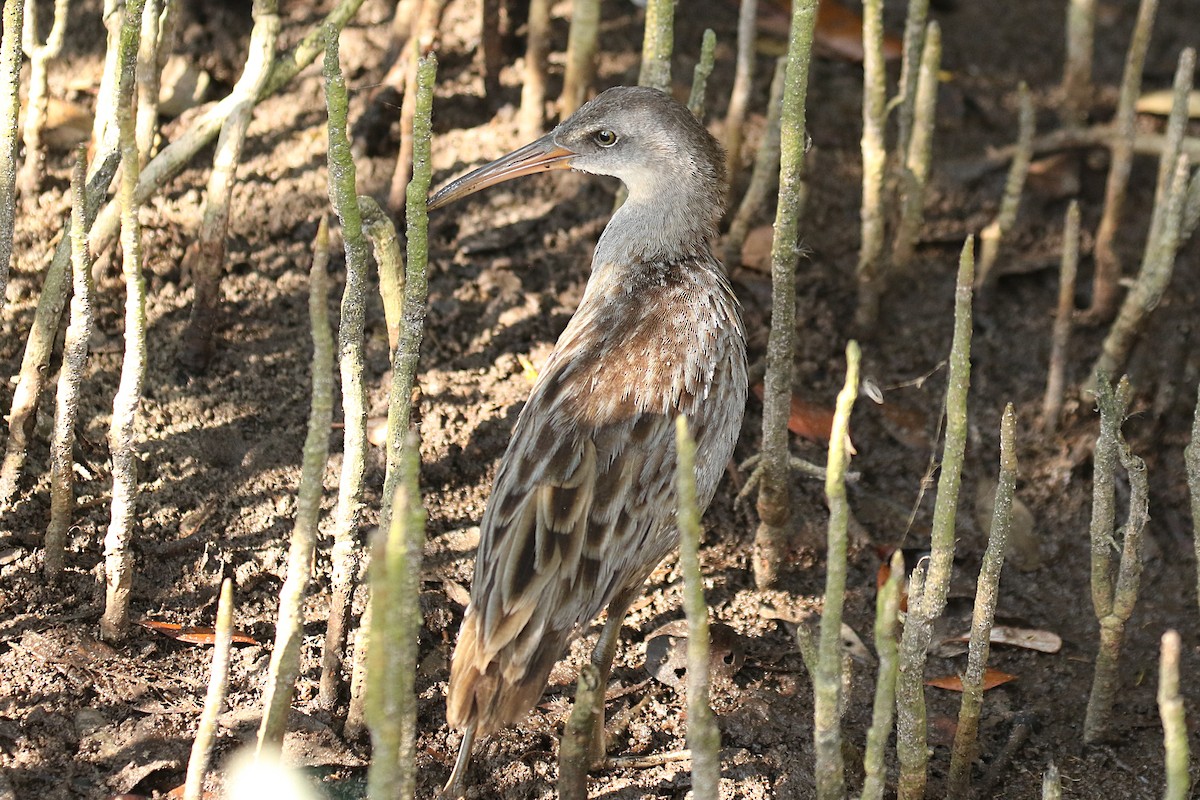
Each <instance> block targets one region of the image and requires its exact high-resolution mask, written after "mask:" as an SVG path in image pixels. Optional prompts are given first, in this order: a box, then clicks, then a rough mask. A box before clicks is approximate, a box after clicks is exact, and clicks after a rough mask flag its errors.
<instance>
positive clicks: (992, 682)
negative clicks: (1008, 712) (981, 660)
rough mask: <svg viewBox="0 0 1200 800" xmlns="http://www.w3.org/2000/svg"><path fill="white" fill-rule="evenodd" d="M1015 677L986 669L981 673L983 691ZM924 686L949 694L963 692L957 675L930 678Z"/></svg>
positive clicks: (960, 680)
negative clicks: (945, 691)
mask: <svg viewBox="0 0 1200 800" xmlns="http://www.w3.org/2000/svg"><path fill="white" fill-rule="evenodd" d="M1016 679H1017V676H1016V675H1009V674H1008V673H1007V672H1001V671H1000V670H998V669H993V668H992V667H988V668H987V669H985V670H984V671H983V690H984V691H985V692H986V691H987V690H988V689H995V688H996V687H997V686H1001V685H1003V684H1005V683H1008V682H1009V681H1015V680H1016ZM925 685H926V686H933V687H935V688H937V689H946V690H948V691H951V692H961V691H962V690H963V685H962V678H961V677H959V676H958V675H943V676H941V677H940V678H930V679H929V680H927V681H925Z"/></svg>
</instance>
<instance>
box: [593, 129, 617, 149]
mask: <svg viewBox="0 0 1200 800" xmlns="http://www.w3.org/2000/svg"><path fill="white" fill-rule="evenodd" d="M592 139H593V140H595V142H596V144H598V145H600V146H601V147H612V146H613V145H614V144H616V143H617V135H616V134H615V133H613V132H612V131H610V130H608V129H607V128H606V129H604V130H599V131H596V132H595V133H593V134H592Z"/></svg>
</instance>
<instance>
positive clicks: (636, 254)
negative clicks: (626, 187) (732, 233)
mask: <svg viewBox="0 0 1200 800" xmlns="http://www.w3.org/2000/svg"><path fill="white" fill-rule="evenodd" d="M664 183H666V182H664ZM721 211H722V208H721V203H720V199H719V198H715V197H712V196H711V195H710V194H708V193H700V192H696V191H695V190H694V188H692V187H688V186H687V185H686V184H676V185H673V186H672V185H669V183H668V184H667V185H663V184H662V183H660V184H658V185H657V186H653V187H651V186H638V187H635V188H633V189H631V190H630V192H629V197H628V199H627V200H626V201H625V203H624V204H622V206H621V207H620V208H619V209H617V211H616V212H615V213H614V214H613V216H612V219H610V220H609V221H608V226H607V227H605V229H604V233H602V234H601V235H600V241H599V242H597V243H596V253H595V255H594V256H593V257H592V266H593V268H596V267H600V266H602V265H622V264H630V265H632V264H636V263H655V262H668V263H670V262H675V261H679V260H681V259H685V258H690V257H695V256H699V255H703V254H708V253H711V249H710V246H709V242H710V240H711V239H712V238H714V237H715V236H716V233H717V220H718V219H719V218H720V214H721Z"/></svg>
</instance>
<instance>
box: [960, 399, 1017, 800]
mask: <svg viewBox="0 0 1200 800" xmlns="http://www.w3.org/2000/svg"><path fill="white" fill-rule="evenodd" d="M1016 426H1017V423H1016V415H1015V414H1014V413H1013V406H1012V403H1009V404H1008V405H1007V406H1006V407H1005V409H1004V417H1003V418H1002V419H1001V421H1000V478H999V482H998V484H997V486H996V501H995V504H994V510H993V512H992V524H991V527H990V528H989V529H988V543H987V550H986V551H985V552H984V554H983V565H982V566H981V567H980V570H979V580H978V582H977V583H976V585H975V609H974V613H973V615H972V619H971V639H970V644H969V645H968V652H967V669H966V672H964V673H963V676H962V686H963V693H962V701H961V704H960V705H959V709H958V728H957V729H956V730H955V733H954V749H953V751H952V753H951V757H950V779H949V781H948V782H947V787H948V788H947V794H948V795H950V796H951V797H968V796H970V790H971V765H972V764H973V763H974V762H975V758H976V754H977V750H978V747H979V743H978V739H977V737H978V734H979V715H980V712H981V711H982V709H983V673H984V669H985V668H986V667H987V662H988V653H989V650H990V649H991V633H992V623H993V621H994V620H995V618H996V601H997V600H998V599H999V597H1000V570H1001V568H1002V567H1003V566H1004V553H1005V550H1006V549H1007V547H1008V532H1009V529H1010V528H1011V527H1012V507H1013V492H1014V491H1015V489H1016V486H1017V454H1016V452H1015V446H1014V441H1015V439H1016Z"/></svg>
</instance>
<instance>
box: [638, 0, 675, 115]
mask: <svg viewBox="0 0 1200 800" xmlns="http://www.w3.org/2000/svg"><path fill="white" fill-rule="evenodd" d="M674 47H675V0H647V2H646V34H645V36H643V37H642V68H641V70H640V71H639V72H638V86H651V87H653V88H655V89H659V90H661V91H664V92H666V93H668V94H670V92H671V53H672V50H673V49H674Z"/></svg>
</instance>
